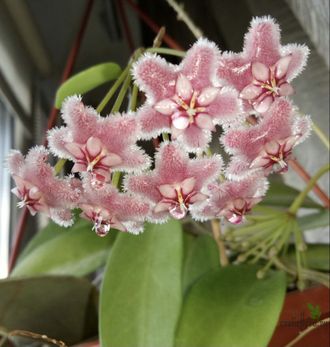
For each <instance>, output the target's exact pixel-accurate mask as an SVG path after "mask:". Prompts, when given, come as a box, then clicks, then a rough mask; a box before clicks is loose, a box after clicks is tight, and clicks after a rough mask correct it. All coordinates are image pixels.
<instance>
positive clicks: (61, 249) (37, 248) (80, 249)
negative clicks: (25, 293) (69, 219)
mask: <svg viewBox="0 0 330 347" xmlns="http://www.w3.org/2000/svg"><path fill="white" fill-rule="evenodd" d="M62 229H63V230H62V231H59V228H58V227H57V226H56V227H55V228H54V230H53V233H55V234H58V235H57V236H56V237H53V238H51V239H49V240H46V241H45V242H41V243H40V242H34V243H33V245H32V246H30V247H29V248H30V251H29V252H28V253H26V255H25V256H24V257H23V258H21V260H20V261H19V262H18V263H17V265H16V266H15V268H14V270H13V272H12V276H15V277H17V276H32V275H41V274H58V275H73V276H84V275H86V274H88V273H90V272H93V271H95V270H96V269H98V268H99V267H100V266H102V265H104V264H105V262H106V259H107V257H108V254H109V252H110V249H111V245H112V244H113V242H114V239H115V235H114V231H113V232H112V233H110V234H109V235H108V236H107V237H105V238H100V237H98V236H97V235H96V234H95V233H94V232H93V231H92V230H91V224H90V223H89V222H87V221H79V222H77V225H75V226H73V227H72V228H68V229H66V228H62ZM50 230H51V229H48V232H49V233H50V232H51V231H50ZM37 237H38V236H37ZM40 238H41V236H40V237H39V239H38V240H39V241H40Z"/></svg>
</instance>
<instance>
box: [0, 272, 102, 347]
mask: <svg viewBox="0 0 330 347" xmlns="http://www.w3.org/2000/svg"><path fill="white" fill-rule="evenodd" d="M95 295H96V291H95V289H94V288H93V287H92V285H91V284H90V283H89V282H88V281H86V280H84V279H77V278H71V277H53V276H51V277H38V278H28V279H8V280H2V281H0V298H1V300H0V326H2V327H4V328H5V329H6V330H7V331H12V330H15V329H20V330H28V331H31V332H36V333H39V334H46V335H48V336H50V337H52V338H55V339H58V340H63V341H64V342H66V343H67V344H73V343H77V342H79V341H81V340H82V339H85V338H88V337H91V336H93V335H94V334H96V333H97V314H96V307H95V304H93V301H95V300H94V299H93V298H94V297H95ZM87 318H89V320H88V321H89V325H86V321H87Z"/></svg>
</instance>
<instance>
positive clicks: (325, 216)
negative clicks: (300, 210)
mask: <svg viewBox="0 0 330 347" xmlns="http://www.w3.org/2000/svg"><path fill="white" fill-rule="evenodd" d="M297 221H298V224H299V227H300V229H301V230H313V229H317V228H321V227H325V226H327V225H329V221H330V218H329V210H328V209H322V210H320V211H318V212H316V213H312V214H308V215H306V216H303V217H298V218H297Z"/></svg>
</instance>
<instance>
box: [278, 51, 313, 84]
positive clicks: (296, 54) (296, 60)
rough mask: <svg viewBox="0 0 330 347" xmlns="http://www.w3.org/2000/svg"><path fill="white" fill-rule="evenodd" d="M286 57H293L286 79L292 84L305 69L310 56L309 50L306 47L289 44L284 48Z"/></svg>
mask: <svg viewBox="0 0 330 347" xmlns="http://www.w3.org/2000/svg"><path fill="white" fill-rule="evenodd" d="M282 54H283V55H284V56H286V55H291V61H290V64H289V66H288V71H287V73H286V79H287V81H288V82H291V81H292V80H293V79H294V78H295V77H297V76H298V75H299V74H300V73H301V72H302V71H303V70H304V68H305V66H306V64H307V59H308V55H309V48H308V47H307V46H305V45H297V44H289V45H286V46H284V47H283V48H282Z"/></svg>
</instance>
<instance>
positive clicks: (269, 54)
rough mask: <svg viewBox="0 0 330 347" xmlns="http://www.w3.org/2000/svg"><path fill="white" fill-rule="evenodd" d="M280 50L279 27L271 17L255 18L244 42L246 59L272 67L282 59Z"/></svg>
mask: <svg viewBox="0 0 330 347" xmlns="http://www.w3.org/2000/svg"><path fill="white" fill-rule="evenodd" d="M279 50H280V28H279V25H278V24H277V23H276V22H275V21H274V19H273V18H271V17H259V18H254V19H253V20H252V22H251V27H250V29H249V31H248V33H247V34H246V36H245V40H244V54H245V57H246V58H247V59H251V60H253V61H255V62H257V61H258V62H260V63H262V64H265V65H266V66H271V65H273V64H275V63H276V61H277V60H278V59H279V58H280V55H279Z"/></svg>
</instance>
